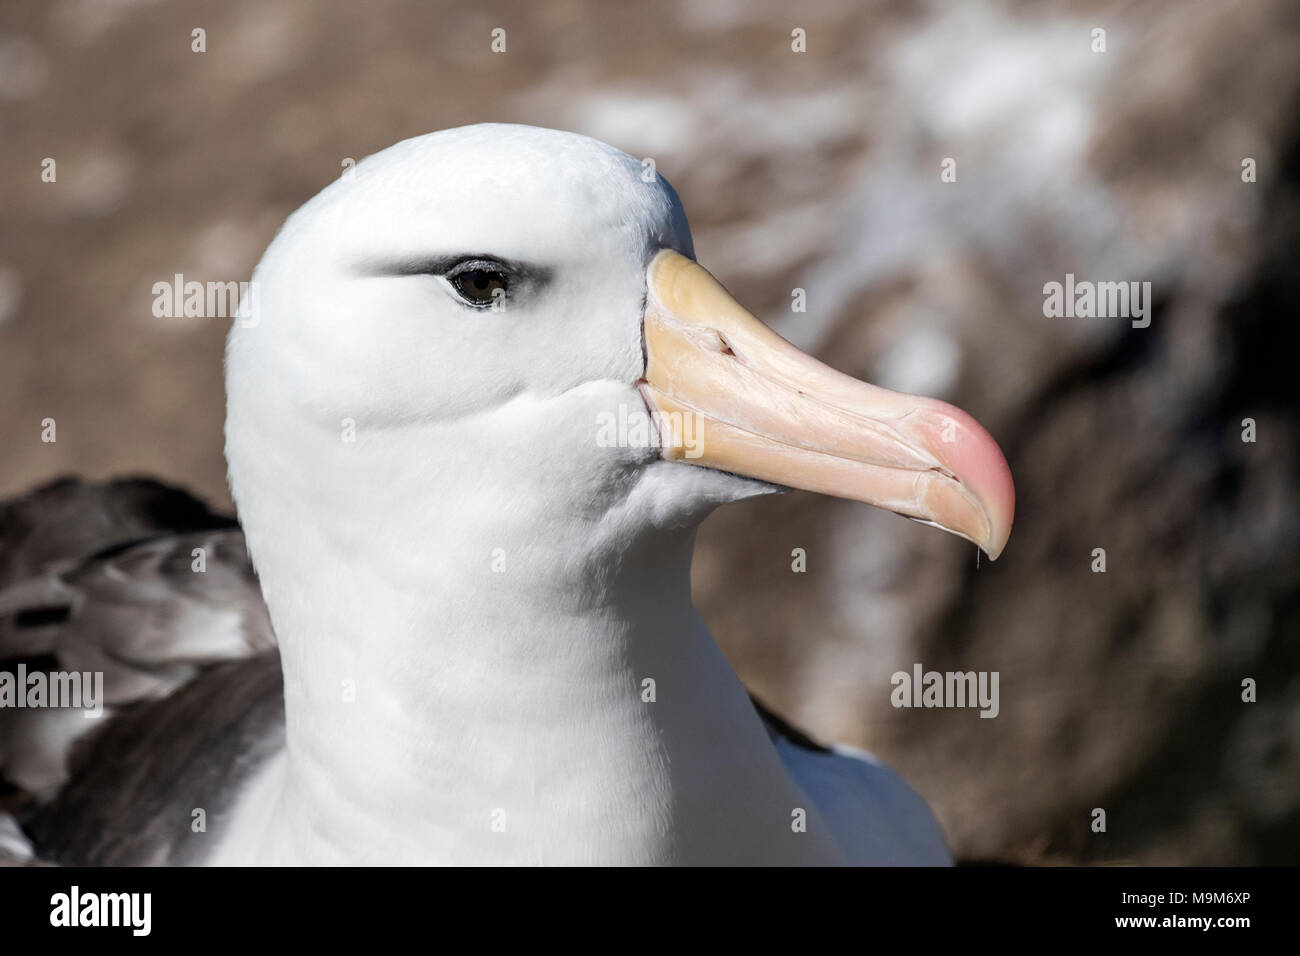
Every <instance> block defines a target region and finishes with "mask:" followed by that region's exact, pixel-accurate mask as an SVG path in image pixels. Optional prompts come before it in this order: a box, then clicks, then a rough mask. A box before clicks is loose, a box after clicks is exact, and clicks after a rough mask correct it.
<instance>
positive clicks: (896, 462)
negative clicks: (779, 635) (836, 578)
mask: <svg viewBox="0 0 1300 956" xmlns="http://www.w3.org/2000/svg"><path fill="white" fill-rule="evenodd" d="M773 241H774V242H777V241H780V240H779V237H773ZM254 281H255V282H256V283H257V284H258V286H257V287H258V291H259V295H258V296H255V297H253V301H254V303H255V306H254V310H253V314H252V315H250V316H248V317H247V318H245V319H243V320H241V321H239V322H237V323H236V325H235V327H234V329H233V331H232V333H231V336H230V341H229V347H228V351H227V393H228V402H227V421H226V454H227V458H228V460H229V464H230V479H231V488H232V490H233V492H234V495H235V499H236V501H237V503H238V505H239V511H240V517H241V520H242V522H243V525H244V529H245V532H246V535H247V539H248V544H249V548H250V551H251V553H252V555H253V557H254V560H255V561H256V564H257V568H258V572H259V575H260V577H261V582H262V588H263V592H264V594H265V596H266V600H267V605H268V608H269V609H270V612H271V618H272V622H273V623H274V625H275V629H276V632H277V636H278V638H279V644H280V652H281V656H282V659H283V662H284V675H285V705H286V713H287V718H288V723H287V730H288V734H289V746H288V747H287V748H286V753H287V755H288V756H287V760H288V763H287V770H286V771H285V773H286V774H287V776H286V777H285V778H284V780H285V782H284V783H283V788H284V794H285V801H289V802H284V803H281V804H278V805H279V806H281V810H282V811H283V812H282V816H283V817H284V819H283V820H282V824H283V826H282V827H281V830H283V832H284V833H286V834H288V835H287V836H285V837H284V839H286V840H290V841H296V844H297V845H298V846H299V847H300V848H302V849H303V854H299V856H300V857H301V856H303V855H304V854H305V855H307V856H313V858H318V859H322V860H334V859H335V857H334V856H331V855H330V854H332V853H336V855H337V858H338V859H356V858H358V854H361V855H362V856H364V855H365V854H370V855H371V856H373V857H374V858H376V859H383V860H385V861H387V862H392V861H393V860H394V859H405V858H407V857H411V858H412V859H420V860H428V859H441V860H455V859H464V860H470V861H474V862H480V863H481V862H483V861H484V860H485V859H502V860H506V859H510V860H518V859H537V860H540V859H547V860H567V859H572V860H586V861H590V860H592V859H607V860H619V861H622V862H628V861H632V860H642V861H664V860H679V861H680V860H690V859H697V858H699V859H709V860H713V861H717V860H719V859H733V858H734V859H737V860H750V859H769V860H770V859H773V858H779V859H786V858H788V859H792V860H793V859H804V860H824V859H827V858H830V857H828V856H826V855H825V854H830V855H831V856H832V857H833V855H834V853H833V851H832V850H831V849H828V848H827V847H825V846H821V844H820V843H819V841H824V840H825V836H824V835H822V836H818V837H816V839H810V841H795V842H796V843H797V844H798V846H793V847H792V846H791V845H789V840H788V839H787V838H788V836H789V833H790V828H789V825H788V823H789V812H790V811H789V807H791V806H798V805H801V804H800V803H799V802H798V801H799V800H801V799H802V798H801V797H799V796H798V795H797V794H796V793H795V790H794V788H793V785H792V784H791V783H790V782H789V780H788V779H787V778H786V776H785V773H784V771H783V770H782V769H781V767H780V764H779V761H778V759H777V755H776V752H775V751H774V750H773V749H772V747H771V746H770V744H769V743H768V741H767V737H766V735H765V734H764V733H763V731H762V729H761V726H760V725H759V724H758V720H757V717H756V716H755V714H754V710H753V708H752V706H751V705H750V704H749V701H748V698H747V697H746V696H745V693H744V691H743V689H742V688H741V686H740V684H739V682H738V681H737V680H736V678H735V675H734V673H732V672H731V670H730V667H729V665H728V664H727V662H726V659H725V658H724V657H723V656H722V655H721V652H720V651H719V650H718V648H717V645H716V644H715V643H714V642H713V641H712V640H711V638H709V636H708V634H707V631H705V630H704V628H703V625H702V623H701V622H700V621H699V619H698V616H697V615H696V614H695V611H694V609H693V607H692V605H691V602H690V575H689V565H690V552H691V544H692V534H693V528H694V527H695V525H696V524H697V523H698V522H699V520H700V519H701V518H702V517H703V516H704V515H705V514H707V512H708V511H709V510H710V509H711V508H712V507H714V506H715V505H717V504H720V503H723V502H727V501H734V500H738V499H741V498H744V497H747V496H750V495H755V494H762V493H765V492H768V491H772V490H775V489H776V488H777V487H778V486H792V487H797V488H805V489H811V490H814V491H818V492H822V493H826V494H832V495H839V496H842V497H846V498H852V499H857V500H860V501H864V502H869V503H871V504H875V505H878V506H881V507H884V508H888V509H890V510H892V511H896V512H899V513H901V514H904V515H907V516H909V517H912V518H915V519H918V520H921V521H926V522H930V523H933V524H936V525H938V526H940V527H942V528H946V529H947V530H949V531H952V532H955V533H956V534H959V535H962V536H963V537H966V538H968V539H970V540H972V541H974V542H976V543H977V544H978V545H979V546H980V547H982V548H983V549H984V550H986V551H987V552H988V553H989V554H990V555H993V556H996V555H997V554H998V553H999V552H1000V551H1001V550H1002V548H1003V545H1004V544H1005V543H1006V539H1007V535H1008V533H1009V531H1010V527H1011V514H1012V495H1013V493H1012V485H1011V478H1010V474H1009V472H1008V469H1007V466H1006V462H1005V461H1004V460H1003V457H1002V454H1001V452H1000V451H999V450H998V447H997V445H996V444H995V443H994V442H993V440H992V439H991V438H990V437H989V436H988V434H987V433H986V432H985V431H984V430H983V429H982V428H981V427H980V426H979V425H978V424H976V423H975V422H974V420H973V419H971V418H970V417H969V416H967V415H966V414H965V413H963V412H961V411H959V410H957V409H955V408H953V407H951V406H949V405H945V404H943V403H942V402H937V401H933V400H931V399H926V398H916V397H912V396H907V395H899V394H896V393H892V392H889V391H886V390H884V389H880V388H875V387H873V386H871V385H866V384H863V383H861V382H858V381H856V380H854V379H852V378H849V377H847V376H844V375H841V374H839V373H837V372H835V371H833V370H831V369H829V368H827V367H826V366H825V365H822V364H821V363H820V362H817V361H816V360H814V359H812V358H810V357H808V356H806V355H803V354H802V353H800V352H799V351H798V350H797V349H795V348H794V347H793V346H792V345H790V344H789V343H787V342H785V341H784V340H783V339H781V338H779V337H778V336H777V335H775V334H774V333H772V332H771V331H769V330H768V329H767V328H765V327H764V326H763V325H762V324H761V323H759V322H758V321H757V320H756V319H754V318H753V317H752V316H751V315H750V314H749V313H747V312H746V311H745V310H744V309H742V308H741V307H740V306H739V305H737V304H736V302H735V301H733V300H732V298H731V297H730V296H729V295H728V294H727V292H726V291H725V290H724V289H723V288H722V286H720V285H719V284H718V283H717V282H716V281H715V280H714V279H713V278H712V277H711V276H710V275H709V273H707V272H706V271H705V270H704V269H703V268H701V267H700V266H698V265H696V264H695V263H694V261H693V251H692V247H691V237H690V232H689V229H688V227H687V225H686V218H685V215H684V214H683V212H682V208H681V205H680V203H679V202H678V199H677V196H676V194H675V193H674V192H673V190H672V188H671V187H670V186H669V185H668V183H667V182H665V181H664V180H663V179H662V178H660V177H658V176H657V175H654V173H653V171H647V170H646V169H645V168H644V167H643V166H642V164H641V163H640V162H638V161H637V160H635V159H633V158H631V157H630V156H627V155H625V154H623V153H621V152H618V151H617V150H615V149H612V148H610V147H608V146H605V145H603V144H601V143H597V142H595V141H593V140H590V139H587V138H585V137H582V136H576V135H572V134H569V133H560V132H554V131H551V130H542V129H534V128H530V127H519V126H474V127H467V128H463V129H455V130H448V131H446V132H441V133H435V134H433V135H429V136H424V137H420V138H417V139H412V140H408V141H406V142H403V143H399V144H397V145H396V146H393V147H392V148H390V149H387V150H385V151H383V152H382V153H379V154H377V155H375V156H372V157H370V158H369V159H367V160H365V161H364V162H362V163H360V164H359V165H358V166H357V167H356V169H355V175H354V176H351V177H348V178H345V179H342V180H340V181H338V182H335V183H334V184H332V185H331V186H330V187H329V188H327V189H325V190H324V191H323V192H321V193H320V194H319V195H318V196H317V197H315V198H314V199H312V200H311V201H310V202H308V203H307V204H306V205H305V206H303V207H302V209H300V210H299V211H298V212H296V213H295V214H294V215H293V216H292V217H291V218H290V219H289V221H288V222H287V223H286V224H285V226H284V228H283V230H282V231H281V232H280V234H279V235H278V236H277V237H276V239H275V241H274V242H273V243H272V244H271V247H270V248H269V249H268V250H267V252H266V255H265V256H264V258H263V259H262V262H261V264H260V265H259V266H258V268H257V271H256V272H255V273H254ZM646 675H653V676H655V677H657V678H658V679H660V680H662V681H663V682H664V687H665V693H671V696H672V698H673V700H674V701H675V702H676V705H675V706H673V707H664V708H647V707H645V705H644V703H643V702H642V700H641V697H640V690H639V688H640V687H641V682H642V681H643V679H644V678H645V677H646ZM341 685H342V687H343V689H344V693H345V694H346V693H347V688H348V687H349V686H351V687H353V688H355V697H354V698H353V699H352V700H351V701H350V702H348V703H347V704H346V705H340V702H339V695H340V686H341ZM669 689H670V690H669ZM344 700H345V701H347V700H348V698H347V697H346V696H345V697H344ZM702 728H708V735H709V736H708V740H709V744H708V746H701V745H700V741H701V736H700V735H701V730H702ZM669 770H671V772H668V771H669ZM448 781H455V786H454V787H453V786H449V785H448ZM594 795H598V798H597V796H594ZM771 800H774V801H775V803H774V804H772V805H768V804H767V803H763V801H771ZM760 803H761V804H762V806H761V807H760V806H759V804H760ZM290 806H292V808H293V809H292V811H290V810H288V809H285V808H288V807H290ZM716 806H727V807H729V808H731V811H730V812H729V813H728V814H727V816H726V821H723V822H721V823H720V822H719V820H718V818H717V814H716V812H715V811H716ZM493 807H510V808H512V810H511V813H512V814H513V815H512V816H511V821H512V822H511V825H510V831H509V835H500V839H498V838H497V837H498V835H494V834H490V833H489V830H488V828H487V826H486V824H485V823H484V820H485V819H486V816H485V814H487V813H488V812H489V811H490V810H491V808H493ZM774 807H775V810H774V809H773V808H774ZM777 811H779V812H777ZM575 814H576V816H575ZM773 814H775V816H773ZM557 815H558V816H557ZM559 818H563V819H564V820H568V821H570V825H568V826H563V827H557V825H556V823H555V821H556V819H559ZM771 820H777V821H778V823H779V825H777V826H775V827H774V828H773V827H772V826H770V825H769V824H770V821H771ZM728 821H729V822H728ZM763 821H768V822H763ZM812 829H814V828H812V827H810V831H811V830H812ZM733 831H734V832H733ZM818 832H819V833H820V832H821V831H820V830H819V831H818ZM322 834H327V835H328V839H326V840H324V842H322V836H321V835H322ZM782 834H784V835H785V836H782ZM720 847H724V848H727V849H726V852H721V850H719V848H720ZM818 847H820V849H818ZM773 848H779V853H778V855H777V856H776V857H773V855H772V854H771V853H769V852H768V850H771V849H773ZM715 850H717V851H719V852H717V853H715V852H714V851H715ZM719 854H721V855H719ZM728 854H730V855H728ZM781 854H784V855H781ZM801 854H813V855H811V856H806V855H801ZM290 855H292V854H290Z"/></svg>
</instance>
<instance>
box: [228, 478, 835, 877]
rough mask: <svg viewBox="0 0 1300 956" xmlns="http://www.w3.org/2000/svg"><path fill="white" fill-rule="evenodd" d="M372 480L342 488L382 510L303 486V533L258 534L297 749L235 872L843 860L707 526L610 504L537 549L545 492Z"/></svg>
mask: <svg viewBox="0 0 1300 956" xmlns="http://www.w3.org/2000/svg"><path fill="white" fill-rule="evenodd" d="M365 460H383V456H373V457H372V456H370V455H367V456H364V458H359V459H358V461H359V462H360V461H365ZM668 467H673V468H680V467H681V466H668ZM367 470H368V466H364V465H360V466H359V468H358V473H357V474H356V475H355V476H354V477H355V479H356V481H355V482H343V483H341V484H339V485H338V486H337V487H341V488H343V487H352V488H364V489H374V488H378V487H383V488H385V489H386V490H385V491H384V492H383V494H382V499H383V500H382V501H379V500H376V499H375V498H374V497H373V495H374V493H373V492H367V493H366V494H361V495H359V496H357V495H353V496H350V497H348V499H347V500H346V501H345V500H341V499H340V500H336V501H332V502H322V501H321V500H320V497H319V493H317V494H316V496H315V497H314V500H312V501H311V503H310V505H309V504H307V503H306V492H305V490H304V489H298V490H297V492H296V493H295V490H294V489H286V490H287V491H289V492H290V493H289V494H286V495H284V496H282V497H279V498H278V499H277V500H276V502H275V504H274V506H273V507H274V509H275V511H276V523H277V525H276V526H278V527H282V528H284V527H292V528H294V532H293V534H292V535H285V536H283V539H282V540H279V541H275V540H257V539H256V536H255V535H253V534H252V533H251V531H250V541H251V542H252V543H253V545H254V554H255V555H257V556H258V559H259V569H260V571H261V574H262V580H263V586H264V589H265V591H266V593H267V596H268V601H269V604H270V607H271V611H272V617H273V620H274V622H275V625H276V629H277V632H278V634H279V636H280V642H281V652H282V659H283V662H284V672H285V705H286V714H287V722H288V723H287V735H288V744H287V748H286V755H285V757H284V758H283V759H282V760H279V761H277V762H276V763H275V764H274V765H273V766H272V767H270V768H268V769H267V771H266V772H265V773H264V774H263V775H262V778H261V779H260V780H259V781H257V782H256V783H255V784H254V785H253V787H252V788H250V791H249V794H248V797H247V798H246V800H245V801H244V805H243V807H242V808H241V809H240V812H239V816H238V819H237V821H236V825H235V830H236V831H238V832H240V833H242V834H243V836H241V837H239V838H236V839H232V840H231V841H229V843H228V845H227V846H226V847H225V849H224V852H223V853H222V854H221V857H222V859H221V860H220V861H221V862H233V861H234V859H233V858H234V857H240V856H243V857H247V855H248V854H249V852H250V851H252V850H253V849H254V848H255V851H256V856H257V859H258V860H259V861H262V862H320V863H344V862H385V863H429V862H434V863H476V864H479V863H507V862H522V863H602V862H620V863H691V862H704V861H708V862H711V863H724V862H735V863H744V862H781V861H790V862H829V861H833V860H834V859H835V852H836V851H835V850H834V849H833V848H832V847H831V846H830V845H829V843H828V842H827V841H826V840H825V839H824V838H821V837H817V836H814V835H813V834H816V833H819V832H823V828H820V827H808V828H807V829H808V830H809V831H811V832H800V833H797V834H796V833H793V832H792V828H791V819H792V812H793V811H794V809H795V808H803V809H804V810H806V811H807V813H808V814H809V816H815V813H814V811H813V808H812V807H811V806H810V805H809V802H808V800H807V798H806V797H805V796H804V795H803V794H802V793H801V792H800V791H799V789H798V787H797V786H796V785H795V784H794V783H793V782H792V781H791V780H790V778H789V776H788V775H787V773H786V771H785V769H784V767H783V766H782V765H781V762H780V760H779V758H778V756H777V754H776V752H775V750H774V748H773V747H772V745H771V744H770V742H769V740H768V738H767V735H766V732H765V730H764V729H763V727H762V725H761V723H760V721H759V720H758V718H757V716H756V714H755V713H754V710H753V707H752V705H751V704H750V702H749V700H748V697H747V695H746V693H745V691H744V689H743V688H742V687H741V685H740V683H739V681H738V680H737V678H736V676H735V674H734V672H733V671H732V669H731V668H730V666H729V665H728V663H727V662H726V660H725V658H724V657H723V655H722V654H721V652H720V651H719V649H718V647H717V645H716V644H715V643H714V641H713V639H712V638H711V637H710V635H709V634H708V632H707V630H706V629H705V627H704V625H703V623H702V622H701V621H700V619H699V617H698V615H697V613H696V611H695V609H694V607H693V606H692V604H691V601H690V575H689V569H690V555H691V549H692V546H693V541H694V532H693V528H689V527H688V528H682V529H678V530H647V531H645V532H644V533H641V534H639V535H634V536H630V537H629V536H628V535H627V534H626V533H625V529H626V526H625V525H624V524H621V523H620V522H619V520H618V518H617V516H616V515H612V514H611V511H610V510H608V509H607V508H606V507H605V504H606V503H600V502H596V503H594V504H593V506H592V507H591V508H589V509H587V510H581V509H579V512H578V513H573V512H572V511H570V512H569V513H566V514H565V515H564V516H563V520H558V519H557V520H554V521H547V520H545V519H546V518H547V514H546V513H539V514H535V515H533V516H532V517H533V519H534V521H533V524H534V527H533V528H532V533H530V534H529V535H528V536H527V538H526V539H523V538H520V537H519V536H518V533H517V530H516V529H517V526H518V524H519V522H520V515H519V513H518V511H517V510H516V508H517V507H528V506H529V505H530V503H532V502H533V501H534V500H537V501H540V500H542V498H540V497H539V498H536V499H534V498H533V497H532V496H531V495H530V492H529V491H528V490H527V489H526V488H525V489H523V490H522V491H521V490H518V489H516V494H515V496H514V497H510V496H508V495H507V496H505V497H494V496H493V495H491V494H490V493H489V494H486V495H485V494H483V489H482V488H479V489H477V494H475V495H468V496H459V495H456V494H454V493H453V494H451V495H447V496H444V500H443V502H441V505H442V506H441V507H438V505H439V503H438V502H434V503H433V504H434V507H431V508H430V510H429V512H428V513H427V514H423V515H421V514H410V513H409V512H408V513H404V514H400V515H399V514H397V513H395V512H393V511H392V510H390V509H387V508H386V507H384V502H387V501H407V502H410V501H418V500H420V496H419V491H418V488H415V487H404V485H405V484H406V483H407V482H408V481H419V480H420V476H419V475H418V473H413V474H410V475H405V476H404V475H401V474H386V475H384V476H382V479H381V477H380V476H379V475H369V474H364V472H366V471H367ZM336 473H337V470H336ZM424 477H425V478H427V475H425V476H424ZM441 477H442V478H444V479H446V478H447V476H446V475H443V476H441ZM480 480H481V476H480ZM426 487H427V486H426ZM489 491H490V489H489ZM340 494H341V493H340ZM543 497H544V496H543ZM629 497H630V499H631V500H632V501H635V499H636V492H635V491H633V492H632V493H631V495H630V496H629ZM520 499H522V504H521V501H520ZM485 500H486V501H493V502H495V503H494V504H493V505H492V507H491V508H490V509H489V510H487V511H484V510H481V509H480V510H467V509H466V508H465V507H463V506H462V505H461V503H465V502H482V501H485ZM619 500H622V501H623V504H621V505H619V504H614V502H616V501H619ZM627 500H628V499H627V498H620V497H619V496H611V498H610V501H609V502H608V503H607V504H609V505H610V507H614V508H617V507H632V505H628V503H627ZM452 502H457V504H456V505H453V504H452ZM241 508H243V503H242V502H241ZM245 510H246V509H245ZM322 514H327V515H332V517H330V518H329V519H328V520H326V521H324V522H322V521H321V520H320V515H322ZM251 517H253V516H251V515H246V516H245V518H246V523H247V524H248V526H249V527H250V529H251V528H252V527H253V526H254V525H255V524H256V522H254V521H251V520H249V519H250V518H251ZM257 517H258V518H264V517H265V516H263V515H258V516H257ZM290 539H291V540H292V547H291V548H290V547H289V545H288V543H287V542H288V541H289V540H290ZM525 540H526V541H527V544H526V545H525V544H523V543H521V542H522V541H525ZM498 542H500V544H498ZM498 547H499V548H500V549H501V550H500V551H497V550H496V549H497V548H498ZM503 561H504V565H502V562H503ZM494 564H495V569H494ZM647 680H652V681H653V682H654V685H653V688H654V697H655V700H654V701H653V702H649V701H647V700H645V699H644V697H645V696H647V687H648V685H646V684H645V681H647ZM244 837H246V839H245V838H244Z"/></svg>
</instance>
